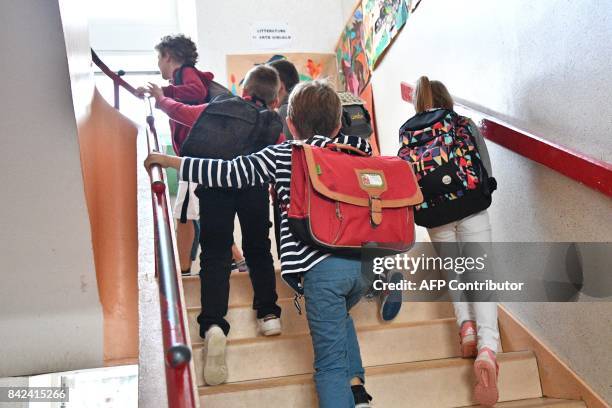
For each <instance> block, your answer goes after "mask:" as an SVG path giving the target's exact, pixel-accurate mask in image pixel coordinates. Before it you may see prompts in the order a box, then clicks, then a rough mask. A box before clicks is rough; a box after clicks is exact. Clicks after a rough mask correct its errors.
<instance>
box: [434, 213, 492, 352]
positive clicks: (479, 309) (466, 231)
mask: <svg viewBox="0 0 612 408" xmlns="http://www.w3.org/2000/svg"><path fill="white" fill-rule="evenodd" d="M427 232H428V233H429V237H430V239H431V242H433V243H434V246H435V247H436V250H437V251H438V256H441V257H444V256H445V254H443V253H440V252H441V250H440V248H441V247H440V246H436V245H435V243H436V242H457V243H461V242H491V224H490V223H489V213H488V212H487V211H486V210H485V211H481V212H479V213H477V214H474V215H471V216H469V217H466V218H464V219H462V220H459V221H455V222H451V223H449V224H446V225H442V226H439V227H436V228H429V229H428V230H427ZM442 252H443V250H442ZM453 306H454V307H455V316H456V317H457V324H458V325H459V327H461V324H462V323H463V322H465V321H466V320H474V321H476V327H477V330H478V350H480V349H481V348H483V347H488V348H490V349H491V350H492V351H493V352H497V346H498V344H499V328H498V327H497V303H495V302H460V301H454V302H453Z"/></svg>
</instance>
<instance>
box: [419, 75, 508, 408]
mask: <svg viewBox="0 0 612 408" xmlns="http://www.w3.org/2000/svg"><path fill="white" fill-rule="evenodd" d="M414 105H415V110H416V112H417V114H420V113H423V112H426V111H429V110H433V109H446V110H449V111H453V108H454V103H453V99H452V97H451V96H450V94H449V92H448V90H447V89H446V87H445V86H444V84H442V83H441V82H439V81H429V79H428V78H427V77H421V78H419V80H418V82H417V85H416V89H415V95H414ZM469 128H470V129H469V130H470V132H469V133H470V134H471V136H472V137H473V139H474V142H475V144H476V147H477V148H478V152H479V154H480V159H481V161H482V165H483V166H484V168H485V169H486V170H487V173H488V175H491V174H492V173H491V162H490V159H489V154H488V152H487V148H486V145H485V143H484V139H483V138H482V135H481V134H480V133H479V131H478V127H477V126H476V125H475V124H474V123H473V122H472V121H471V120H470V121H469ZM448 134H449V135H456V133H448ZM417 157H418V156H417ZM421 165H422V163H421ZM445 177H448V176H445ZM442 181H443V182H444V179H442ZM422 187H423V186H422ZM457 205H458V206H460V208H461V209H463V210H465V211H464V213H465V214H469V213H470V211H471V210H470V209H471V208H472V207H469V204H465V200H464V201H462V200H461V198H458V199H457ZM474 211H478V212H476V213H472V214H471V215H467V216H463V218H461V219H459V220H456V221H453V222H450V223H447V224H444V225H441V226H438V227H435V228H428V232H429V236H430V238H431V241H432V242H433V244H434V246H435V247H436V249H437V251H438V255H439V256H440V257H443V258H444V257H445V256H448V255H451V256H452V255H453V254H455V255H456V254H461V256H466V255H468V254H467V252H468V251H470V250H471V249H473V248H477V251H480V252H482V251H483V250H484V252H485V253H486V252H490V251H489V249H490V242H491V225H490V223H489V214H488V213H487V211H486V210H484V211H482V210H478V209H475V210H474ZM448 215H449V219H452V218H453V214H450V213H449V214H448ZM453 242H454V243H456V245H453V244H452V243H453ZM468 242H477V243H479V245H467V246H466V245H464V244H465V243H468ZM448 243H451V244H448ZM466 247H469V249H468V248H466ZM469 255H474V256H482V255H483V253H479V254H469ZM478 278H479V279H478V280H480V278H481V277H478ZM452 297H453V305H454V308H455V315H456V316H457V324H458V326H459V333H460V339H461V354H462V357H464V358H472V357H476V360H475V362H474V373H475V375H476V385H475V387H474V397H475V399H476V400H477V401H478V402H479V403H480V404H482V405H483V406H493V405H494V404H495V403H496V402H497V400H498V390H497V375H498V371H499V368H498V365H497V360H496V353H497V348H498V343H499V329H498V327H497V303H495V302H468V301H465V299H461V297H462V296H461V294H457V293H453V294H452Z"/></svg>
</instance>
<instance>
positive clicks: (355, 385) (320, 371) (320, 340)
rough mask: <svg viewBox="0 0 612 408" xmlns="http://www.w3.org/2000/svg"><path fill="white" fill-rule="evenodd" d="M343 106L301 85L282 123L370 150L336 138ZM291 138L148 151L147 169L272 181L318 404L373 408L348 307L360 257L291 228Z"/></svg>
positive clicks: (295, 131) (358, 284) (319, 138)
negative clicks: (221, 149)
mask: <svg viewBox="0 0 612 408" xmlns="http://www.w3.org/2000/svg"><path fill="white" fill-rule="evenodd" d="M341 113H342V106H341V102H340V99H339V97H338V95H337V94H336V92H335V91H334V90H333V88H331V87H330V86H329V85H327V84H326V83H325V82H322V81H312V82H305V83H301V84H299V85H297V86H296V88H295V89H294V90H293V92H292V93H291V95H290V97H289V107H288V112H287V126H288V127H289V130H290V131H291V134H292V135H293V136H294V138H295V139H297V140H301V141H303V143H308V144H311V145H313V146H321V147H323V146H325V145H327V144H328V143H332V142H336V143H343V144H349V145H351V146H353V147H356V148H358V149H360V150H362V151H363V152H366V153H368V154H371V147H370V145H369V143H368V142H367V141H366V140H364V139H360V138H357V137H354V136H339V137H338V138H337V139H334V140H332V138H333V137H334V136H336V135H337V134H338V131H339V129H340V126H341ZM294 143H295V142H294V141H286V142H284V143H281V144H278V145H273V146H269V147H267V148H265V149H263V150H261V151H259V152H257V153H253V154H251V155H248V156H240V157H237V158H235V159H233V160H216V159H193V158H188V157H183V158H177V157H172V156H166V155H163V154H159V153H152V154H151V155H149V157H148V158H147V160H146V161H145V166H146V167H147V168H148V167H150V166H151V165H154V164H158V165H161V166H162V167H173V168H176V169H177V170H179V175H180V177H181V179H182V180H190V181H193V182H196V183H199V184H201V185H203V186H206V187H231V188H245V187H249V186H256V185H261V184H264V183H266V182H272V183H273V185H274V189H275V191H276V194H277V197H278V200H279V205H280V208H281V242H280V250H281V254H280V256H281V268H282V277H283V279H284V280H285V282H286V283H288V284H289V285H290V286H291V287H292V288H293V289H294V290H295V291H296V292H297V293H298V294H303V295H304V298H305V301H306V312H307V318H308V325H309V327H310V334H311V337H312V343H313V348H314V352H315V361H314V367H315V374H314V378H315V384H316V389H317V394H318V397H319V405H320V407H321V408H338V407H347V408H348V407H351V408H352V407H358V408H366V407H370V403H369V401H370V400H371V397H370V396H369V395H368V394H367V392H366V391H365V388H364V386H363V384H364V380H365V377H364V369H363V366H362V363H361V355H360V351H359V343H358V341H357V336H356V333H355V327H354V324H353V320H352V318H351V316H350V314H349V310H350V309H351V308H352V307H353V306H354V305H355V304H357V302H358V301H359V300H360V299H361V297H362V296H363V294H364V293H365V291H366V289H367V283H366V282H365V280H364V279H363V277H362V274H361V266H360V262H359V260H358V259H351V258H344V257H340V256H337V255H333V254H331V253H328V252H325V251H323V250H321V249H318V248H314V247H311V246H309V245H307V244H305V243H303V242H301V241H300V240H299V239H298V238H297V237H296V236H295V235H294V234H293V233H292V232H291V229H290V228H289V222H288V218H287V207H288V206H289V202H290V196H289V193H290V180H291V149H292V145H293V144H294Z"/></svg>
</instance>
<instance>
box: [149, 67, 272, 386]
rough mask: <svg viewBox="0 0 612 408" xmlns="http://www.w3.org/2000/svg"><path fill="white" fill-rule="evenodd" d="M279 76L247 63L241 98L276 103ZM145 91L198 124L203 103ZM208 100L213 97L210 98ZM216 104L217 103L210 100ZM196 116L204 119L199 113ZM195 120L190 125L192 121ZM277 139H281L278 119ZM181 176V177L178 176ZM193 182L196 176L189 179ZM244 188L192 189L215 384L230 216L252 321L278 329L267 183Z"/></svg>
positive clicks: (222, 371) (222, 372) (225, 326)
mask: <svg viewBox="0 0 612 408" xmlns="http://www.w3.org/2000/svg"><path fill="white" fill-rule="evenodd" d="M279 87H280V80H279V78H278V73H277V72H276V70H275V69H274V68H270V67H268V66H265V65H260V66H257V67H254V68H252V69H251V70H250V71H249V72H248V73H247V76H246V78H245V82H244V92H245V94H244V95H243V99H244V100H245V101H247V102H248V103H251V104H252V105H254V106H257V107H258V108H263V107H264V105H265V106H266V107H267V108H269V109H275V108H276V106H277V105H278V89H279ZM149 92H150V93H151V95H152V96H154V97H155V99H156V101H157V107H159V108H160V109H161V110H163V111H164V112H165V113H166V114H167V115H168V116H169V117H170V118H172V120H175V121H177V122H179V123H181V124H183V125H185V126H188V127H190V128H191V127H193V130H192V131H197V130H198V124H199V123H200V122H199V120H200V116H201V115H202V113H203V112H204V111H205V110H206V109H207V107H208V106H209V104H200V105H186V104H182V103H179V102H177V101H175V100H174V99H172V98H169V97H165V96H164V91H163V90H162V89H161V88H159V87H158V86H156V85H154V84H150V87H149ZM213 103H214V102H213ZM215 106H221V105H215ZM202 120H205V118H204V119H202ZM194 125H195V126H194ZM278 125H279V126H278V139H277V140H276V141H277V142H280V141H282V139H283V136H282V132H281V127H280V123H278ZM183 180H185V179H183ZM190 181H191V182H194V183H197V181H196V180H190ZM241 187H244V188H240V189H237V188H234V186H216V188H213V186H202V187H199V188H198V190H197V191H196V195H197V196H198V198H199V202H200V214H201V216H200V223H201V227H202V234H201V236H200V244H201V247H202V254H201V257H200V266H201V270H200V281H201V303H202V312H201V313H200V315H199V316H198V322H199V324H200V336H201V337H202V338H204V339H205V342H206V344H207V346H206V350H207V355H206V361H205V362H204V380H205V381H206V383H207V384H209V385H217V384H220V383H223V382H225V380H226V379H227V368H226V365H225V344H226V338H227V335H228V333H229V330H230V325H229V323H228V322H227V320H225V315H226V314H227V308H228V300H229V278H230V272H231V270H230V264H231V260H232V254H231V250H230V248H231V246H232V242H233V232H234V218H235V216H236V214H237V215H238V218H239V220H240V226H241V230H242V236H243V241H242V243H243V249H244V255H245V258H246V261H247V263H248V265H249V270H250V272H249V275H250V278H251V283H252V284H253V291H254V299H253V308H254V309H255V310H256V311H257V325H258V328H259V331H260V332H261V333H262V334H263V335H265V336H272V335H278V334H280V333H281V322H280V314H281V309H280V307H279V306H278V305H277V304H276V301H277V300H278V296H277V294H276V275H275V272H274V264H273V260H272V254H271V252H270V245H271V243H270V238H269V235H270V200H269V195H268V183H251V184H249V185H248V186H241Z"/></svg>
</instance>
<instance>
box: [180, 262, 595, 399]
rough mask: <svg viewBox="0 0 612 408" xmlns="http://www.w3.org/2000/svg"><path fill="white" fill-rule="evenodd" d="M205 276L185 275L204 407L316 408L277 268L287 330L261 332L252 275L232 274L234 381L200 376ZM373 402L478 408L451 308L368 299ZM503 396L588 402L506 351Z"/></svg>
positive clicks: (302, 324) (366, 345) (364, 333)
mask: <svg viewBox="0 0 612 408" xmlns="http://www.w3.org/2000/svg"><path fill="white" fill-rule="evenodd" d="M199 285H200V283H199V277H198V276H190V277H184V278H183V289H184V293H185V303H186V306H187V312H188V319H189V331H190V337H191V342H192V346H193V352H194V361H195V367H196V376H197V384H198V387H199V395H200V405H201V406H202V408H221V407H222V408H230V407H231V408H242V407H244V408H246V407H248V408H257V407H278V408H314V407H317V397H316V392H315V388H314V383H313V380H312V371H313V368H312V364H313V351H312V346H311V341H310V336H309V334H308V324H307V320H306V317H305V316H304V315H299V314H298V312H297V310H296V309H295V307H294V306H293V293H292V291H291V289H290V288H289V287H288V286H287V285H286V284H285V283H283V282H282V281H281V278H280V273H279V272H277V291H278V295H279V299H280V300H279V304H280V306H281V307H282V309H283V313H282V324H283V334H282V335H280V336H277V337H262V336H259V335H258V333H257V326H256V323H255V312H254V311H253V310H252V308H251V301H252V299H253V292H252V288H251V283H250V280H249V277H248V276H247V274H246V273H239V272H233V273H232V277H231V289H230V306H229V312H228V316H227V319H228V321H229V322H230V324H231V325H232V329H231V331H230V334H229V338H228V349H227V365H228V371H229V377H228V382H227V383H226V384H223V385H220V386H215V387H210V386H206V385H205V384H204V381H203V380H202V369H203V367H202V361H203V346H204V344H203V340H202V339H201V338H200V337H199V327H198V323H197V321H196V318H197V316H198V314H199V312H200V301H199V296H200V289H199ZM351 315H352V316H353V320H354V322H355V326H356V329H357V335H358V337H359V344H360V346H361V354H362V359H363V364H364V367H366V381H367V389H368V392H369V393H370V394H372V395H373V396H374V401H373V403H374V406H375V407H378V408H395V407H415V408H416V407H429V408H431V407H464V406H473V405H474V404H475V402H474V401H473V399H472V384H473V374H472V373H473V372H472V363H473V360H466V359H462V358H460V357H459V343H458V340H459V337H458V332H457V327H456V323H455V319H454V315H453V308H452V305H451V304H450V303H446V302H439V303H425V302H413V303H410V302H407V303H404V305H403V307H402V311H401V313H400V314H399V316H398V317H397V318H396V319H395V320H394V321H393V322H392V323H383V322H382V321H380V320H379V318H378V306H377V303H376V302H373V301H367V300H363V301H362V302H360V303H359V304H358V305H357V306H355V308H354V309H353V310H352V311H351ZM498 361H499V365H500V376H499V390H500V402H499V403H498V404H497V405H496V406H497V407H503V408H536V407H538V408H543V407H554V408H578V407H586V405H585V404H584V403H583V402H582V401H573V400H561V399H551V398H545V397H543V394H542V389H541V386H540V378H539V374H538V366H537V361H536V358H535V355H534V354H533V353H532V352H530V351H523V352H511V353H500V354H499V355H498Z"/></svg>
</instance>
